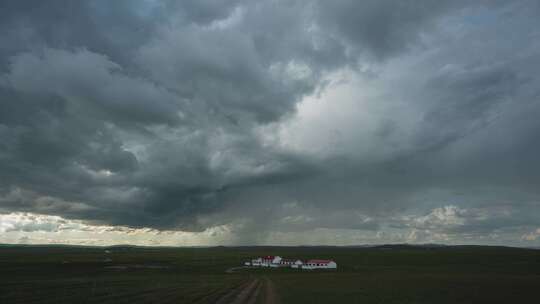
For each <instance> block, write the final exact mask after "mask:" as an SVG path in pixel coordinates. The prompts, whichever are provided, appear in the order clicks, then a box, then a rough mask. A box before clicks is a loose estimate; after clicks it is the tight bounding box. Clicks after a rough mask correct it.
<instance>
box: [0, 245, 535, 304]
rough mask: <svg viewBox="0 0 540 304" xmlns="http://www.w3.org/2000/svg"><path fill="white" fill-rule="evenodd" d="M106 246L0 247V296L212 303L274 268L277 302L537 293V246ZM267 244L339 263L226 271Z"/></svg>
mask: <svg viewBox="0 0 540 304" xmlns="http://www.w3.org/2000/svg"><path fill="white" fill-rule="evenodd" d="M105 250H106V249H104V248H92V247H65V246H58V247H48V246H29V247H19V246H2V247H0V303H79V304H83V303H213V302H215V300H216V299H218V298H219V297H220V296H221V295H223V294H225V293H227V292H228V291H229V290H231V289H232V288H234V287H235V286H238V285H239V284H241V283H242V282H245V281H246V280H248V278H250V277H253V276H255V277H257V276H260V277H262V276H265V277H268V278H270V279H271V280H272V281H273V282H274V285H275V288H276V290H277V292H278V294H279V297H280V299H281V302H282V303H522V302H524V303H525V302H530V301H531V300H532V299H535V298H536V294H537V288H538V286H540V251H539V250H527V249H518V248H505V247H481V246H462V247H442V248H418V247H408V246H395V247H381V248H342V247H235V248H225V247H215V248H140V247H113V248H110V249H107V250H110V253H106V252H105ZM268 254H269V255H282V256H285V257H290V258H302V259H309V258H332V259H334V260H335V261H336V262H337V263H338V267H339V269H338V270H337V271H298V270H292V269H256V270H249V271H241V272H238V273H234V274H226V273H225V272H224V270H225V269H227V268H229V267H233V266H238V265H241V263H242V262H243V261H244V260H247V259H249V258H251V257H257V256H262V255H268ZM106 259H111V260H112V261H111V262H106V261H105V260H106ZM108 266H122V267H124V268H117V269H114V268H113V269H111V268H107V267H108Z"/></svg>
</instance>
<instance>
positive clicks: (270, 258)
mask: <svg viewBox="0 0 540 304" xmlns="http://www.w3.org/2000/svg"><path fill="white" fill-rule="evenodd" d="M273 259H274V256H273V255H267V256H265V257H263V260H273Z"/></svg>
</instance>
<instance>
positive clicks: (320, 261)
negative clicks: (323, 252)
mask: <svg viewBox="0 0 540 304" xmlns="http://www.w3.org/2000/svg"><path fill="white" fill-rule="evenodd" d="M330 262H333V261H332V260H309V261H307V264H328V263H330Z"/></svg>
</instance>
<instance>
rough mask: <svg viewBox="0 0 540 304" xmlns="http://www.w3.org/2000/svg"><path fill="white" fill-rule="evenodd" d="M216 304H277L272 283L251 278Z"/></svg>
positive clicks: (267, 280)
mask: <svg viewBox="0 0 540 304" xmlns="http://www.w3.org/2000/svg"><path fill="white" fill-rule="evenodd" d="M216 304H279V301H278V297H277V294H276V291H275V287H274V284H273V282H272V281H271V280H270V279H269V278H267V277H263V278H253V279H251V280H249V281H248V282H246V283H244V284H242V285H240V286H239V287H238V288H236V289H234V290H232V291H230V292H229V293H227V294H226V295H224V296H223V297H221V298H220V299H219V300H218V301H217V302H216Z"/></svg>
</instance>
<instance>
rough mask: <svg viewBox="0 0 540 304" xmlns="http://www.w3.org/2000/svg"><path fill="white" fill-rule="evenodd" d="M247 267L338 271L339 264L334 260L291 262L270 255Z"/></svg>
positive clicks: (249, 262) (255, 260)
mask: <svg viewBox="0 0 540 304" xmlns="http://www.w3.org/2000/svg"><path fill="white" fill-rule="evenodd" d="M244 265H246V266H256V267H274V268H277V267H290V268H295V269H337V263H336V262H334V261H333V260H318V259H314V260H307V261H302V260H291V259H283V258H282V257H280V256H273V255H268V256H264V257H260V258H256V259H252V260H251V261H248V262H245V263H244Z"/></svg>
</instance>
